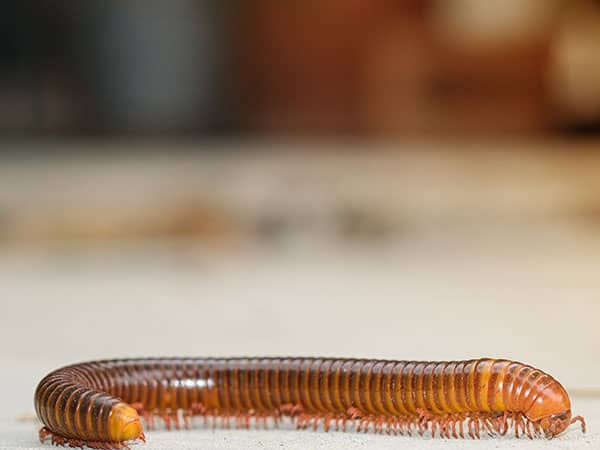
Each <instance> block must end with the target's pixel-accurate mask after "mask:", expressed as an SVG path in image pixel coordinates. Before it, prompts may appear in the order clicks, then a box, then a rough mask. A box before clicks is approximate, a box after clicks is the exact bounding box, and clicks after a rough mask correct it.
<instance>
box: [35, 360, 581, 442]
mask: <svg viewBox="0 0 600 450" xmlns="http://www.w3.org/2000/svg"><path fill="white" fill-rule="evenodd" d="M35 408H36V412H37V415H38V417H39V418H40V419H41V421H42V422H43V423H44V428H42V430H40V439H41V440H42V441H44V440H45V439H46V438H47V437H50V438H51V439H52V442H53V443H55V444H63V445H71V446H82V445H87V446H88V447H92V448H110V449H112V448H123V447H127V445H126V441H132V440H135V439H142V440H144V434H143V431H142V424H141V420H140V416H141V418H142V419H143V420H144V422H145V425H146V426H147V427H152V426H153V425H154V420H155V418H156V417H158V418H161V419H163V420H164V423H165V425H166V427H167V428H171V427H172V426H174V427H176V428H180V425H182V424H183V425H184V426H185V427H188V426H189V425H190V419H191V418H192V417H193V416H203V417H204V421H205V422H206V421H208V420H210V421H212V423H213V425H214V424H216V423H217V422H218V423H220V424H221V425H223V426H225V427H229V426H230V425H232V424H233V425H236V426H240V427H249V426H250V424H256V425H259V424H261V423H262V424H263V425H265V426H266V425H267V424H268V423H275V424H277V423H278V422H279V421H280V420H281V419H282V418H284V417H290V418H291V419H292V420H293V421H294V422H295V424H296V426H297V427H298V428H307V427H309V426H311V427H314V428H315V429H316V428H317V427H319V426H322V427H323V428H324V429H325V430H326V431H327V430H328V429H330V428H331V427H334V428H336V429H339V428H342V429H344V430H345V429H346V427H347V426H349V425H351V426H355V427H356V429H357V430H358V431H368V430H369V429H371V430H373V431H375V432H387V433H393V434H404V433H407V434H411V433H413V432H416V433H420V434H423V433H424V432H429V433H431V434H433V435H435V434H438V435H440V436H442V437H447V438H450V437H455V438H456V437H464V436H465V434H467V435H469V436H471V437H479V436H480V433H481V431H484V432H487V433H489V434H492V435H495V434H500V435H504V434H506V433H507V431H508V430H509V429H511V428H512V429H514V431H515V434H516V435H517V436H519V434H520V433H521V434H526V435H528V436H529V437H533V436H541V435H543V436H546V437H553V436H556V435H557V434H559V433H561V432H563V431H564V430H565V429H566V428H567V427H568V426H569V425H570V424H572V423H574V422H576V421H579V422H581V426H582V429H583V431H585V421H584V419H583V418H582V417H580V416H577V417H572V415H571V404H570V400H569V396H568V394H567V392H566V391H565V389H564V388H563V387H562V386H561V385H560V383H559V382H558V381H556V380H555V379H554V378H553V377H552V376H550V375H548V374H546V373H544V372H542V371H541V370H538V369H535V368H533V367H531V366H528V365H526V364H521V363H518V362H515V361H509V360H504V359H488V358H485V359H476V360H469V361H445V362H426V361H425V362H422V361H386V360H365V359H332V358H160V359H158V358H157V359H153V358H150V359H123V360H106V361H96V362H88V363H81V364H74V365H71V366H67V367H64V368H62V369H58V370H56V371H54V372H52V373H50V374H48V375H47V376H46V377H45V378H44V379H42V381H40V383H39V385H38V387H37V390H36V392H35Z"/></svg>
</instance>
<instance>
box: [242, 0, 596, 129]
mask: <svg viewBox="0 0 600 450" xmlns="http://www.w3.org/2000/svg"><path fill="white" fill-rule="evenodd" d="M563 10H564V2H561V1H560V0H552V1H545V0H531V1H528V2H527V3H526V4H523V3H522V2H519V1H516V0H510V1H506V2H480V1H477V0H447V1H433V0H431V1H411V0H403V1H385V0H384V1H377V2H369V3H366V2H359V1H357V0H354V1H342V0H339V1H332V2H328V3H327V5H326V6H325V4H324V3H322V2H317V1H307V2H303V3H301V4H296V5H295V6H289V5H283V4H281V3H280V2H276V1H274V0H262V1H258V2H255V3H253V4H252V7H249V6H248V7H246V8H245V9H244V10H243V13H242V14H241V15H240V16H241V17H243V19H242V26H241V27H240V30H241V31H240V35H239V42H240V44H239V51H240V58H239V64H240V71H239V74H238V76H239V77H240V85H241V90H242V92H243V96H242V98H243V107H242V117H243V122H244V124H245V125H246V126H247V127H249V128H250V129H252V130H256V131H262V132H279V133H282V132H283V133H289V132H294V133H323V132H326V133H328V132H355V133H357V134H359V135H360V134H362V135H367V136H384V137H385V136H428V135H431V134H437V135H459V136H460V135H469V136H473V135H475V136H477V135H485V136H502V135H506V134H512V135H514V134H519V135H532V134H534V135H537V134H541V133H544V132H548V131H551V130H552V129H553V127H555V126H556V125H557V123H556V117H557V113H556V105H557V103H556V102H555V98H554V97H555V94H554V93H553V91H552V89H550V88H549V86H550V85H549V82H548V81H549V74H550V71H551V67H552V65H553V64H556V63H555V62H553V56H552V55H555V54H556V51H555V50H554V49H553V46H554V45H555V43H556V42H557V41H556V39H555V36H556V34H557V23H558V22H559V19H560V18H561V17H562V15H561V12H562V11H563ZM562 29H563V33H564V27H562ZM569 35H570V33H569ZM562 41H564V39H562ZM558 42H559V45H562V44H560V42H561V40H559V41H558ZM592 47H593V48H595V49H596V50H597V53H598V54H600V40H599V41H598V42H597V43H596V46H595V47H594V46H592ZM559 54H560V51H559ZM554 58H555V59H556V55H555V56H554ZM559 59H560V57H559ZM584 65H585V64H584ZM579 71H585V68H582V67H580V70H579ZM571 78H572V77H571ZM595 80H596V81H592V82H591V84H592V85H593V86H594V89H596V88H597V89H600V81H598V80H600V78H596V79H595ZM588 90H589V89H588ZM563 119H564V118H563ZM558 125H559V126H560V124H558Z"/></svg>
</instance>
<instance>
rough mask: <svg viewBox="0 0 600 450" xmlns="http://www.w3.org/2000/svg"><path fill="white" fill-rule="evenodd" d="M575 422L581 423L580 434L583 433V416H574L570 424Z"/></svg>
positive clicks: (584, 428)
mask: <svg viewBox="0 0 600 450" xmlns="http://www.w3.org/2000/svg"><path fill="white" fill-rule="evenodd" d="M575 422H580V423H581V432H582V433H585V430H586V425H585V419H584V418H583V416H575V417H573V418H572V419H571V424H573V423H575Z"/></svg>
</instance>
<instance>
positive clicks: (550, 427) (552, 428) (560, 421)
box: [539, 410, 585, 438]
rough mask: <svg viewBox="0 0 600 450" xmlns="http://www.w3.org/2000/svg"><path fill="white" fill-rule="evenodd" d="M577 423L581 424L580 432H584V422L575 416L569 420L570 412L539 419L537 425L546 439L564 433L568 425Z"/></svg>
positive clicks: (581, 418)
mask: <svg viewBox="0 0 600 450" xmlns="http://www.w3.org/2000/svg"><path fill="white" fill-rule="evenodd" d="M577 421H580V422H581V425H582V430H583V431H584V432H585V421H584V420H583V417H581V416H577V417H574V418H571V411H570V410H569V411H566V412H563V413H559V414H553V415H551V416H548V417H544V418H543V419H540V421H539V424H540V427H541V429H542V431H543V432H544V434H545V435H546V437H547V438H552V437H554V436H556V435H559V434H560V433H562V432H563V431H565V430H566V429H567V428H568V427H569V425H571V424H572V423H574V422H577Z"/></svg>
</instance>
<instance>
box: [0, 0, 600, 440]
mask: <svg viewBox="0 0 600 450" xmlns="http://www.w3.org/2000/svg"><path fill="white" fill-rule="evenodd" d="M599 138H600V2H598V1H592V0H570V1H567V0H527V1H516V0H503V1H502V2H482V1H478V0H443V1H441V0H376V1H368V2H366V1H359V0H328V1H317V0H305V1H302V2H300V1H298V2H282V1H278V0H277V1H276V0H254V1H252V2H241V1H240V2H237V1H229V2H223V1H217V0H214V1H211V0H198V1H194V0H177V1H159V0H126V1H124V0H118V1H116V0H103V1H100V0H88V1H86V2H80V1H79V2H78V1H56V0H38V1H23V0H20V1H17V0H12V1H11V0H5V1H3V2H1V3H0V298H2V301H3V305H4V308H3V312H2V314H1V315H0V338H1V339H0V350H1V353H2V355H1V356H2V357H3V358H4V359H3V361H4V362H6V367H7V369H6V370H4V369H3V374H2V376H6V377H9V382H11V383H13V384H12V385H11V384H8V385H7V384H5V385H4V386H14V387H15V388H14V389H11V392H10V393H8V395H12V397H11V398H12V399H13V403H14V405H15V406H14V408H12V409H11V408H5V411H10V414H13V412H14V411H17V412H19V411H26V410H28V409H30V408H31V396H32V393H33V389H34V386H35V384H36V383H37V381H38V380H39V379H40V378H41V376H42V375H44V374H45V372H47V371H49V370H51V369H53V368H56V367H57V366H59V365H63V364H68V363H71V362H75V361H80V360H87V359H93V358H101V357H125V356H146V355H148V356H149V355H244V354H255V355H261V354H264V355H281V354H289V355H331V356H357V357H385V358H395V359H466V358H470V357H481V356H495V357H502V356H503V357H508V358H512V359H518V360H524V361H526V362H529V363H531V364H534V365H537V366H540V367H541V368H542V369H545V370H547V371H549V372H550V373H552V374H554V375H555V376H557V377H558V378H559V379H560V380H561V381H564V383H565V384H566V385H567V386H568V387H570V388H572V389H574V391H575V392H579V393H580V394H582V395H583V394H587V395H590V393H594V392H596V393H597V392H598V390H599V389H600V378H598V376H597V373H598V370H599V369H600V352H599V350H598V342H599V341H600V331H599V327H598V319H599V318H600V300H599V299H598V293H599V292H600V196H599V195H600V139H599ZM2 365H3V366H5V364H4V363H3V364H2ZM11 417H12V416H11ZM23 436H25V435H23ZM27 436H29V435H28V434H27ZM23 439H24V440H26V439H29V437H24V438H23ZM29 445H31V444H29Z"/></svg>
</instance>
